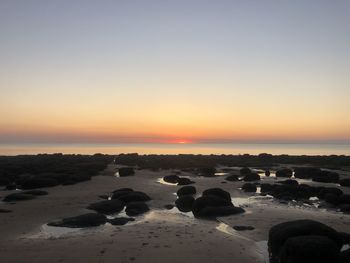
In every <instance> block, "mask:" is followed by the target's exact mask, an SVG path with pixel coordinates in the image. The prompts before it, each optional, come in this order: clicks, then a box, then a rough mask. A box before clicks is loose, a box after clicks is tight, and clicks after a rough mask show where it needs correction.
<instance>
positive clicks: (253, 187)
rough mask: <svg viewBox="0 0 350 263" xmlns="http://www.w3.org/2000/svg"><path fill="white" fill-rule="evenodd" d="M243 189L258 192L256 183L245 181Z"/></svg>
mask: <svg viewBox="0 0 350 263" xmlns="http://www.w3.org/2000/svg"><path fill="white" fill-rule="evenodd" d="M242 190H243V191H244V192H252V193H255V192H256V185H255V184H251V183H245V184H244V185H243V186H242Z"/></svg>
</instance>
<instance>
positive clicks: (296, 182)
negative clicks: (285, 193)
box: [277, 179, 299, 186]
mask: <svg viewBox="0 0 350 263" xmlns="http://www.w3.org/2000/svg"><path fill="white" fill-rule="evenodd" d="M277 183H279V184H287V185H292V186H298V185H299V183H298V181H297V180H293V179H288V180H284V181H279V182H277Z"/></svg>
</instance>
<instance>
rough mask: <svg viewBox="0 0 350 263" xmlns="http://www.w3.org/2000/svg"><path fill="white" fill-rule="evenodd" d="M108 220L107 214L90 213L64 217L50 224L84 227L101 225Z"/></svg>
mask: <svg viewBox="0 0 350 263" xmlns="http://www.w3.org/2000/svg"><path fill="white" fill-rule="evenodd" d="M106 222H107V218H106V216H104V215H102V214H96V213H89V214H83V215H79V216H75V217H68V218H64V219H62V220H59V221H56V222H51V223H48V225H49V226H55V227H70V228H84V227H94V226H99V225H102V224H105V223H106Z"/></svg>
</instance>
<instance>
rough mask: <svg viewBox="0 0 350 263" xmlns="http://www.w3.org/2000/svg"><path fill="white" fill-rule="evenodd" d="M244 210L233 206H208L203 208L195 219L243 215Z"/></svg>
mask: <svg viewBox="0 0 350 263" xmlns="http://www.w3.org/2000/svg"><path fill="white" fill-rule="evenodd" d="M244 212H245V210H244V209H243V208H241V207H235V206H230V205H229V206H218V207H214V206H208V207H205V208H203V209H202V210H201V211H200V212H199V214H197V216H196V217H207V218H210V217H218V216H229V215H236V214H241V213H244Z"/></svg>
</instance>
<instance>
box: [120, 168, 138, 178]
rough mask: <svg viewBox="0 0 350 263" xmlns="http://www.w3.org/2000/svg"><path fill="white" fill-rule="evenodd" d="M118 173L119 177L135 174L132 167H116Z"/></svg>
mask: <svg viewBox="0 0 350 263" xmlns="http://www.w3.org/2000/svg"><path fill="white" fill-rule="evenodd" d="M118 174H119V176H120V177H126V176H132V175H134V174H135V171H134V168H132V167H122V168H119V169H118Z"/></svg>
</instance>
